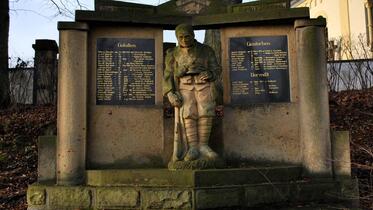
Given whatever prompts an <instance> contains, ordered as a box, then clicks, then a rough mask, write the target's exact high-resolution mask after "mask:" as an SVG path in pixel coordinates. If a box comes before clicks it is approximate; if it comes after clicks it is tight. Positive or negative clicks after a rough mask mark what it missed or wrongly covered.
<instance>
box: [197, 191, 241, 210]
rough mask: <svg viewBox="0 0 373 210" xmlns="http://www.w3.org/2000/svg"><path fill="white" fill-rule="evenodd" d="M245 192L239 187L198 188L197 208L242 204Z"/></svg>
mask: <svg viewBox="0 0 373 210" xmlns="http://www.w3.org/2000/svg"><path fill="white" fill-rule="evenodd" d="M243 194H244V191H243V190H241V189H239V188H233V189H208V190H197V192H196V205H197V209H205V208H219V207H233V206H240V205H241V201H242V197H243Z"/></svg>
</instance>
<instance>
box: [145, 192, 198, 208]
mask: <svg viewBox="0 0 373 210" xmlns="http://www.w3.org/2000/svg"><path fill="white" fill-rule="evenodd" d="M141 194H142V197H141V202H142V207H144V208H145V209H192V192H191V191H189V190H173V189H162V190H144V191H143V192H141Z"/></svg>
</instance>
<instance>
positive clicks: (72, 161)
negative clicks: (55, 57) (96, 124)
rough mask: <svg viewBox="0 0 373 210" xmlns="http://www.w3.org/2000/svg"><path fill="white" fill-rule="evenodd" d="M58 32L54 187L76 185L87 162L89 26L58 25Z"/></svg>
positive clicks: (61, 23) (82, 179)
mask: <svg viewBox="0 0 373 210" xmlns="http://www.w3.org/2000/svg"><path fill="white" fill-rule="evenodd" d="M58 29H59V30H60V61H59V68H58V106H57V108H58V110H57V111H58V112H57V124H58V130H57V184H59V185H75V184H81V183H83V181H84V171H85V162H86V159H85V158H86V149H85V148H86V136H87V131H86V130H87V129H86V128H87V125H86V124H87V29H88V26H87V25H86V24H83V23H63V22H60V23H59V25H58Z"/></svg>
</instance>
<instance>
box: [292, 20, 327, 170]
mask: <svg viewBox="0 0 373 210" xmlns="http://www.w3.org/2000/svg"><path fill="white" fill-rule="evenodd" d="M325 26H326V21H325V19H324V18H318V19H311V20H297V21H295V29H296V44H297V70H298V78H299V81H298V86H299V112H300V114H299V117H300V121H299V122H300V125H299V126H300V138H301V139H300V140H301V145H302V154H303V166H304V169H305V175H307V176H312V177H331V176H332V168H331V142H330V128H329V126H330V123H329V101H328V85H327V68H326V51H325V48H326V46H325Z"/></svg>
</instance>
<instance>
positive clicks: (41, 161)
mask: <svg viewBox="0 0 373 210" xmlns="http://www.w3.org/2000/svg"><path fill="white" fill-rule="evenodd" d="M56 140H57V138H56V136H40V137H39V139H38V182H39V183H55V181H56Z"/></svg>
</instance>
